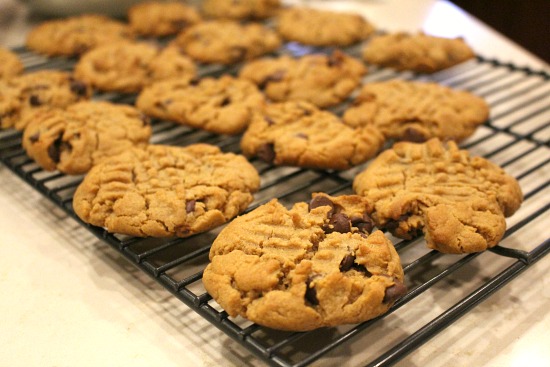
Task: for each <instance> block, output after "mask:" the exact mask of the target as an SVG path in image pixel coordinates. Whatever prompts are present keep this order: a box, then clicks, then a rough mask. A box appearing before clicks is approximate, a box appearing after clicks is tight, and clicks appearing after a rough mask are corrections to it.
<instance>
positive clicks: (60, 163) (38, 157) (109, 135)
mask: <svg viewBox="0 0 550 367" xmlns="http://www.w3.org/2000/svg"><path fill="white" fill-rule="evenodd" d="M150 137H151V126H150V124H149V121H148V119H147V118H146V116H145V115H143V114H142V113H141V112H140V111H139V110H137V109H136V108H134V107H132V106H129V105H122V104H113V103H110V102H95V101H94V102H80V103H76V104H74V105H72V106H69V107H67V108H66V109H57V110H56V109H51V110H45V111H41V112H37V113H35V114H34V115H33V117H32V122H31V123H30V124H29V125H28V126H27V128H26V129H25V132H24V134H23V147H24V148H25V150H26V152H27V154H28V155H29V157H31V158H32V159H34V160H35V161H36V162H37V163H38V164H39V165H40V166H41V167H43V168H44V169H46V170H48V171H53V170H56V169H57V170H59V171H60V172H63V173H67V174H81V173H86V172H88V171H89V170H90V168H91V167H92V166H93V165H95V164H97V163H99V162H101V161H103V160H104V159H105V158H106V157H109V156H113V155H116V154H120V153H122V152H124V151H125V150H127V149H130V148H132V147H139V146H142V147H143V146H145V145H147V144H148V143H149V139H150Z"/></svg>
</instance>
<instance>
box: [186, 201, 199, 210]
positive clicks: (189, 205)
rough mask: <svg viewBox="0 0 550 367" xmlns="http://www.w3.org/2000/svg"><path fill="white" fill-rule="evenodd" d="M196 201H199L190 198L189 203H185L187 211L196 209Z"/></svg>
mask: <svg viewBox="0 0 550 367" xmlns="http://www.w3.org/2000/svg"><path fill="white" fill-rule="evenodd" d="M196 203H197V201H196V200H189V201H188V202H187V203H185V211H186V212H187V213H193V212H194V211H195V204H196Z"/></svg>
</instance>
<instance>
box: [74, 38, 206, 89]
mask: <svg viewBox="0 0 550 367" xmlns="http://www.w3.org/2000/svg"><path fill="white" fill-rule="evenodd" d="M74 72H75V75H76V77H77V78H79V79H81V80H84V81H86V82H87V83H89V84H91V85H92V86H93V87H94V88H96V89H98V90H101V91H114V92H120V93H136V92H139V91H140V90H141V89H143V88H144V87H145V86H147V85H149V84H151V83H153V82H154V81H159V80H165V79H169V78H177V77H184V78H188V79H192V78H194V77H195V76H196V73H197V68H196V66H195V63H194V62H193V61H192V60H191V59H190V58H189V57H188V56H186V55H184V54H183V53H182V52H181V51H180V50H179V49H178V48H177V47H167V48H165V49H161V48H158V47H155V46H154V45H151V44H149V43H144V42H141V43H138V42H119V43H114V44H110V45H104V46H100V47H96V48H95V49H93V50H92V51H90V52H87V53H86V54H85V55H83V56H82V57H81V58H80V60H79V61H78V63H77V64H76V66H75V71H74Z"/></svg>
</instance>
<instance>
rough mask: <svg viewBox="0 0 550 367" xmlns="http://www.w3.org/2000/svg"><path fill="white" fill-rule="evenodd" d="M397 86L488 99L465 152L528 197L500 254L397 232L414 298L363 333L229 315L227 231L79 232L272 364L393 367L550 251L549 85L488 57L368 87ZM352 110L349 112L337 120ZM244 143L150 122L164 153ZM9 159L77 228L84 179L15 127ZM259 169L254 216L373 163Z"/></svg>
mask: <svg viewBox="0 0 550 367" xmlns="http://www.w3.org/2000/svg"><path fill="white" fill-rule="evenodd" d="M312 51H316V50H313V49H309V48H304V47H301V46H298V45H295V44H287V45H286V46H285V49H284V50H282V52H287V53H292V54H301V53H308V52H312ZM351 51H353V50H351ZM16 52H18V54H19V55H20V57H21V58H22V59H23V62H24V64H25V66H26V70H27V71H31V70H39V69H61V70H71V69H72V67H73V66H74V61H71V60H67V59H61V58H54V59H47V58H44V57H42V56H38V55H36V54H33V53H32V52H29V51H27V50H25V49H24V48H19V49H17V50H16ZM236 70H237V69H236V68H232V69H229V70H228V69H224V68H221V67H218V66H209V67H203V68H201V75H217V74H221V73H224V72H235V71H236ZM392 78H401V79H412V80H429V81H435V82H438V83H440V84H443V85H447V86H450V87H453V88H457V89H463V90H468V91H470V92H473V93H475V94H477V95H479V96H481V97H483V98H485V99H486V101H487V102H488V103H489V104H490V107H491V117H490V119H489V121H487V122H486V123H485V124H484V125H483V126H481V127H480V128H479V129H478V130H477V132H476V133H475V135H473V136H472V137H470V138H469V139H468V140H466V141H465V142H463V143H462V144H461V147H462V148H464V149H468V150H470V152H471V154H472V155H479V156H483V157H485V158H487V159H489V160H491V161H493V162H495V163H497V164H499V165H500V166H502V167H503V168H504V169H505V170H506V171H507V172H508V173H509V174H511V175H513V176H514V177H516V179H517V180H518V181H519V182H520V185H521V187H522V190H523V192H524V197H525V200H524V203H523V205H522V207H521V208H520V210H519V211H518V212H516V213H515V214H514V215H513V216H512V217H510V218H508V219H507V224H508V229H507V231H506V234H505V236H504V238H503V239H502V241H501V243H500V245H499V246H496V247H495V248H493V249H491V250H489V251H485V252H483V253H476V254H469V255H445V254H440V253H438V252H436V251H431V250H429V249H427V248H426V247H425V243H424V240H423V239H422V238H419V239H416V240H413V241H403V240H399V239H397V238H394V237H392V236H391V235H390V234H388V236H389V238H390V239H391V240H392V241H393V243H394V244H395V247H396V249H397V250H398V252H399V255H400V257H401V260H402V263H403V266H404V270H405V280H406V284H407V286H408V287H409V292H408V293H407V294H406V295H405V296H404V297H403V298H401V299H400V300H399V301H398V302H397V303H396V304H395V305H394V306H393V307H392V308H391V309H390V311H389V312H388V313H387V314H385V315H383V316H380V317H378V318H376V319H374V320H370V321H367V322H365V323H362V324H357V325H347V326H341V327H336V328H324V329H319V330H315V331H311V332H304V333H293V332H281V331H275V330H271V329H268V328H264V327H261V326H259V325H256V324H253V323H250V322H248V321H246V320H244V319H242V318H239V317H237V318H232V317H229V316H228V315H227V313H226V312H225V311H223V310H222V309H221V308H220V307H219V305H217V303H216V302H215V301H214V300H212V298H211V297H210V296H209V295H208V294H207V293H206V292H205V290H204V288H203V286H202V282H201V278H202V271H203V269H204V267H205V266H206V265H207V264H208V252H209V249H210V245H211V243H212V241H213V240H214V239H215V237H216V235H217V234H218V233H219V231H220V230H221V229H222V228H223V226H222V227H219V228H216V229H214V230H211V231H209V232H206V233H203V234H199V235H196V236H193V237H191V238H187V239H143V238H133V237H127V236H120V235H114V234H110V233H107V232H106V231H104V230H103V229H101V228H97V227H92V226H88V225H86V224H84V223H82V225H83V226H85V227H86V228H87V229H89V230H90V231H91V232H92V233H94V234H95V235H96V236H97V237H98V238H100V239H101V240H103V241H105V242H106V243H108V244H109V245H111V246H112V248H113V249H114V250H116V251H118V252H120V253H121V254H123V255H124V256H125V257H126V258H127V259H128V260H129V261H130V262H131V263H133V264H134V265H135V266H137V267H138V268H139V269H141V270H142V271H143V272H145V273H146V274H148V275H149V276H151V277H152V278H153V279H155V280H156V281H157V282H158V283H160V284H161V285H162V286H163V287H164V288H166V289H167V290H168V291H170V292H171V293H172V294H173V295H174V296H175V297H177V298H178V299H180V300H181V301H182V302H184V303H185V304H186V305H187V306H189V307H190V308H191V309H193V310H194V311H195V312H197V313H198V314H200V315H201V316H202V317H204V318H205V319H206V320H208V321H209V322H210V323H211V325H212V326H213V327H217V328H219V329H221V330H222V331H224V332H225V333H226V334H227V335H228V336H230V337H231V338H232V339H234V340H235V341H236V342H238V343H240V344H242V345H243V346H245V347H246V348H247V349H248V350H250V351H251V352H252V353H253V354H254V355H256V356H257V357H258V358H259V359H260V360H262V361H264V362H266V363H267V364H268V365H271V366H307V365H310V364H312V363H313V362H316V363H315V365H316V366H317V365H319V366H320V365H334V364H337V363H339V362H338V361H340V360H346V361H348V362H349V361H350V360H353V363H354V365H367V366H390V365H393V364H395V363H396V362H397V361H399V360H401V359H402V358H404V357H405V356H407V355H408V354H409V353H410V352H411V351H413V350H415V349H417V348H419V347H420V346H422V345H423V344H424V343H426V342H427V341H428V340H430V339H431V338H432V337H434V336H436V335H437V334H438V333H439V332H440V331H442V330H443V329H445V328H446V327H447V326H449V325H451V324H452V323H453V322H454V321H455V320H457V319H458V318H460V317H461V316H462V315H464V314H465V313H467V312H468V311H470V310H471V309H472V308H474V307H475V306H476V305H477V304H478V303H480V302H481V301H483V300H485V299H486V298H488V297H490V296H491V295H492V294H493V293H494V292H496V291H497V290H499V289H500V288H501V287H503V286H504V285H505V284H506V283H508V282H510V281H511V280H512V279H514V278H515V277H516V276H517V275H519V274H520V273H521V272H523V271H524V270H526V269H527V268H529V267H530V266H532V265H533V264H534V263H535V262H536V261H537V260H539V259H540V258H542V257H543V256H545V255H547V254H548V252H550V239H549V237H550V236H549V234H550V232H549V231H548V229H547V224H548V223H546V226H545V225H544V222H548V218H549V215H548V214H549V207H550V189H549V181H550V149H549V137H550V83H549V82H548V78H549V75H548V74H547V73H546V72H543V71H533V70H530V69H527V68H518V67H516V66H515V65H512V64H503V63H501V62H499V61H496V60H488V59H484V58H482V57H477V58H476V59H475V60H472V61H470V62H467V63H464V64H462V65H459V66H457V67H453V68H451V69H448V70H446V71H443V72H439V73H436V74H433V75H430V76H420V75H416V74H413V73H408V72H395V71H392V70H389V69H383V68H371V69H370V72H369V74H368V75H367V76H366V77H365V79H364V82H365V83H368V82H373V81H382V80H388V79H392ZM95 98H97V99H104V100H110V101H113V102H117V103H129V104H131V103H133V101H134V97H133V96H121V95H117V94H111V93H105V94H98V95H97V96H96V97H95ZM344 108H345V104H344V105H343V106H339V107H338V108H336V109H335V112H338V111H342V110H343V109H344ZM239 140H240V137H238V136H237V137H228V136H221V135H216V134H212V133H208V132H204V131H199V130H193V129H190V128H187V127H183V126H179V125H175V124H173V123H170V122H167V121H154V122H153V138H152V143H155V144H171V145H188V144H191V143H196V142H203V143H209V144H214V145H217V146H219V147H220V148H221V149H222V150H223V151H226V152H236V153H238V152H239ZM0 160H1V161H2V162H3V163H4V164H5V165H6V166H7V167H9V169H10V170H11V171H12V172H14V173H15V174H16V175H18V176H19V177H21V178H22V179H23V180H24V181H25V182H26V183H28V184H29V185H31V186H32V187H33V188H34V189H36V190H37V191H39V192H40V193H42V194H43V195H44V196H45V197H48V198H49V199H51V200H52V201H53V202H54V203H55V204H56V205H57V206H59V207H60V208H62V209H63V210H65V211H66V212H67V213H68V214H69V215H70V216H72V217H74V218H75V219H77V220H79V219H78V218H77V217H76V215H75V213H74V211H73V209H72V204H71V202H72V196H73V193H74V191H75V189H76V187H77V186H78V184H79V183H80V182H81V180H82V176H67V175H64V174H61V173H59V172H46V171H44V170H43V169H41V168H40V167H39V166H38V165H36V164H35V163H34V162H33V161H32V160H31V159H29V158H28V157H27V155H26V154H25V152H24V150H23V149H22V147H21V133H19V132H17V131H13V130H5V131H0ZM252 164H253V165H254V166H255V167H256V168H257V170H258V171H259V172H260V175H261V182H262V185H261V190H260V191H259V192H258V193H257V194H256V196H255V201H254V202H253V203H252V204H251V205H250V207H249V208H248V211H250V210H252V209H254V208H256V207H257V206H259V205H261V204H263V203H266V202H267V201H269V200H270V199H272V198H274V197H276V198H278V199H279V200H280V201H281V202H282V203H283V204H285V205H287V206H290V205H291V204H292V203H294V202H297V201H308V200H309V198H310V195H311V193H312V192H317V191H323V192H327V193H329V194H332V195H339V194H348V193H351V192H352V191H351V184H352V181H353V178H354V176H355V174H357V173H358V172H360V171H361V170H362V169H363V168H365V167H366V166H367V165H368V162H367V163H366V164H363V165H361V166H358V167H355V168H352V169H350V170H347V171H343V172H333V171H318V170H311V169H300V168H293V167H274V166H270V165H268V164H266V163H263V162H261V161H259V160H252ZM480 327H483V325H481V326H480Z"/></svg>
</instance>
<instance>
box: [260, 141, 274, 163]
mask: <svg viewBox="0 0 550 367" xmlns="http://www.w3.org/2000/svg"><path fill="white" fill-rule="evenodd" d="M256 155H257V156H258V158H260V159H261V160H262V161H264V162H267V163H273V161H274V160H275V146H274V145H273V144H271V143H265V144H262V145H260V146H259V147H258V150H257V151H256Z"/></svg>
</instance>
